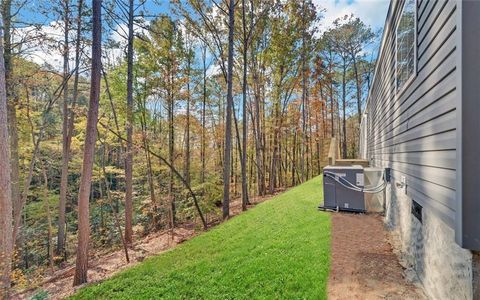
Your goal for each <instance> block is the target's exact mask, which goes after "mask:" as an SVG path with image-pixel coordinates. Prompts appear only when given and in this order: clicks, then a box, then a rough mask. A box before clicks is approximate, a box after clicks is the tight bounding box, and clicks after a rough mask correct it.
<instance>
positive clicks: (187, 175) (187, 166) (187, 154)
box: [183, 48, 191, 184]
mask: <svg viewBox="0 0 480 300" xmlns="http://www.w3.org/2000/svg"><path fill="white" fill-rule="evenodd" d="M187 52H188V57H187V111H186V114H187V116H186V117H187V120H186V123H187V124H186V128H185V165H184V170H183V173H184V175H183V176H184V177H185V180H186V181H187V183H188V184H190V101H191V95H190V68H191V49H190V48H189V49H187Z"/></svg>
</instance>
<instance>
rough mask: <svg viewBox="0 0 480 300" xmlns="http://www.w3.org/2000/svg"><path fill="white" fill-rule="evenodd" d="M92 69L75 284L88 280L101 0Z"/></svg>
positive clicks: (94, 0)
mask: <svg viewBox="0 0 480 300" xmlns="http://www.w3.org/2000/svg"><path fill="white" fill-rule="evenodd" d="M92 8H93V13H92V17H93V30H92V31H93V32H92V35H93V37H92V71H91V82H90V103H89V108H88V115H87V129H86V136H85V148H84V152H83V164H82V175H81V177H80V188H79V192H78V246H77V259H76V265H75V277H74V279H73V285H74V286H77V285H80V284H83V283H86V282H87V270H88V240H89V236H90V220H89V217H90V215H89V197H90V189H91V180H92V170H93V161H94V154H95V141H96V138H97V128H96V127H97V121H98V102H99V99H100V79H101V75H102V73H101V72H102V15H101V13H102V0H92Z"/></svg>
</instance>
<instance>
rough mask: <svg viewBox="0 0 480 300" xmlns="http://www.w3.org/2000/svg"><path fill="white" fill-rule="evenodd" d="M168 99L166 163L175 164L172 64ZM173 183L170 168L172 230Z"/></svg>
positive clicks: (171, 216)
mask: <svg viewBox="0 0 480 300" xmlns="http://www.w3.org/2000/svg"><path fill="white" fill-rule="evenodd" d="M168 73H169V79H168V80H169V81H170V87H169V89H170V90H169V92H168V93H169V99H168V103H167V107H168V108H167V109H168V163H169V164H170V165H172V166H173V165H174V164H175V148H174V134H175V132H174V124H173V109H174V103H173V102H174V95H173V88H174V87H173V85H174V74H173V66H170V69H169V72H168ZM173 185H174V174H173V170H171V169H170V174H169V182H168V198H169V200H170V229H172V230H173V227H175V222H176V220H175V214H176V213H175V210H176V208H175V195H174V194H173V192H174V191H173ZM172 238H173V235H172Z"/></svg>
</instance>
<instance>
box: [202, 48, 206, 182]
mask: <svg viewBox="0 0 480 300" xmlns="http://www.w3.org/2000/svg"><path fill="white" fill-rule="evenodd" d="M202 62H203V94H202V97H203V100H202V137H201V144H202V145H201V150H200V158H201V161H202V170H201V172H200V182H201V183H202V184H203V183H205V158H206V157H205V148H206V143H205V142H206V141H205V131H206V129H205V126H206V117H205V107H206V104H207V46H206V45H205V46H204V47H203V48H202Z"/></svg>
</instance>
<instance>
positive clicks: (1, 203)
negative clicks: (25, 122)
mask: <svg viewBox="0 0 480 300" xmlns="http://www.w3.org/2000/svg"><path fill="white" fill-rule="evenodd" d="M5 2H7V1H5ZM5 2H4V3H3V4H4V5H7V4H6V3H5ZM4 21H5V19H4ZM2 38H3V34H2V29H0V141H2V142H1V143H0V190H1V191H2V192H1V193H0V262H2V263H0V299H8V297H9V296H8V295H9V289H10V272H11V268H12V258H13V239H12V238H13V228H12V185H11V181H10V180H11V177H10V175H11V174H10V171H11V169H10V168H11V165H10V151H9V149H8V147H9V143H8V141H9V136H8V120H7V91H6V80H5V72H6V70H5V63H4V56H3V55H2V53H4V52H3V51H4V49H3V40H2Z"/></svg>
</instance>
